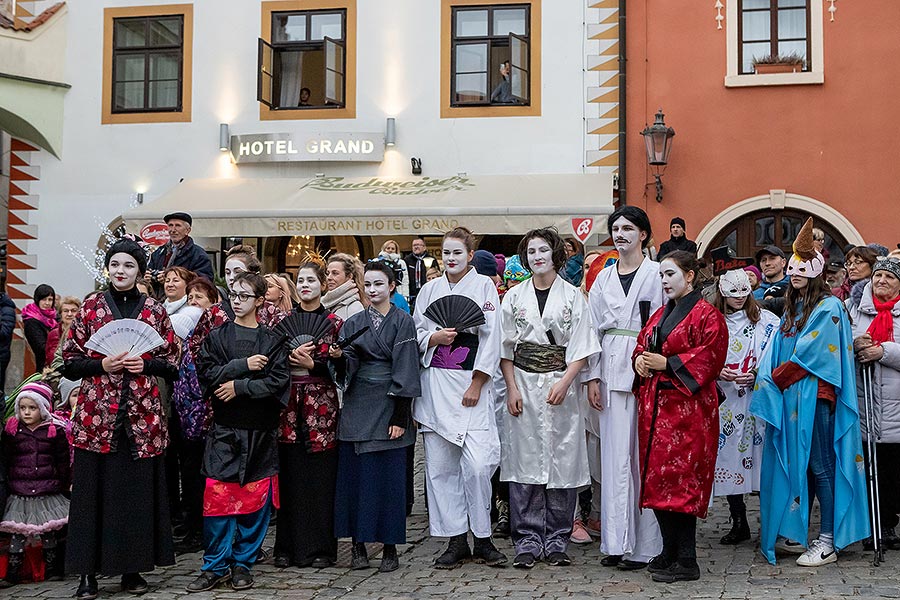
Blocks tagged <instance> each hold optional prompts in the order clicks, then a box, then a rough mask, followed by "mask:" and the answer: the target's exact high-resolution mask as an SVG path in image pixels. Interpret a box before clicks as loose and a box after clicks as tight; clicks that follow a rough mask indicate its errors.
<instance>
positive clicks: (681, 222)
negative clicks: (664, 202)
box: [669, 217, 687, 229]
mask: <svg viewBox="0 0 900 600" xmlns="http://www.w3.org/2000/svg"><path fill="white" fill-rule="evenodd" d="M672 225H681V228H682V229H687V225H685V224H684V219H682V218H681V217H674V218H673V219H672V220H671V221H670V222H669V227H672Z"/></svg>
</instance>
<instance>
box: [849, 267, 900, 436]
mask: <svg viewBox="0 0 900 600" xmlns="http://www.w3.org/2000/svg"><path fill="white" fill-rule="evenodd" d="M875 314H876V312H875V304H874V302H873V299H872V284H871V283H869V284H866V286H865V289H864V290H863V293H862V297H861V299H860V301H859V304H858V305H857V306H854V307H852V308H851V309H850V318H851V320H852V321H853V325H852V327H853V339H856V338H858V337H859V336H861V335H864V334H865V333H866V330H867V329H868V328H869V325H871V324H872V320H873V319H874V318H875ZM891 315H892V316H893V317H894V340H896V341H894V342H884V343H883V344H881V347H882V348H883V349H884V356H883V357H881V360H879V361H878V362H876V363H874V367H875V371H874V373H873V377H872V388H873V391H874V394H873V398H874V406H873V411H872V416H873V418H874V420H875V423H874V430H875V437H876V440H877V441H878V442H880V443H886V444H896V443H900V302H898V303H897V304H896V305H894V308H893V310H891ZM862 384H863V382H862V375H861V372H860V371H859V370H857V377H856V395H857V398H858V399H859V427H860V430H861V431H862V435H863V439H867V436H868V431H867V428H866V412H865V406H866V405H865V398H864V397H863V385H862Z"/></svg>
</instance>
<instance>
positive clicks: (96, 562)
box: [62, 238, 179, 597]
mask: <svg viewBox="0 0 900 600" xmlns="http://www.w3.org/2000/svg"><path fill="white" fill-rule="evenodd" d="M106 267H107V269H108V271H109V276H110V288H109V290H108V291H106V292H104V293H99V294H95V295H92V296H89V297H88V298H87V299H86V300H85V301H84V303H83V304H82V306H81V309H80V310H79V312H78V315H77V316H76V317H75V321H74V322H73V323H72V326H71V328H70V330H69V337H68V339H67V340H66V341H65V342H64V343H63V351H62V354H63V360H64V361H65V365H64V367H63V374H64V375H65V376H66V377H67V378H69V379H72V380H76V379H82V389H81V398H82V400H81V401H80V402H79V403H78V404H77V405H76V408H75V416H74V418H73V420H72V422H73V432H72V433H73V439H74V446H75V459H74V474H75V475H74V477H75V480H76V481H77V482H78V483H77V484H76V485H75V486H74V488H73V490H72V499H71V510H70V513H69V531H70V535H69V538H68V539H69V548H68V551H67V552H66V570H67V571H68V572H71V573H80V574H81V582H80V585H79V587H78V592H77V594H78V595H79V597H86V596H93V595H96V594H97V580H96V578H95V577H94V573H97V572H98V571H101V570H103V571H105V572H108V573H124V574H123V575H122V587H123V588H124V589H125V590H126V591H130V592H133V593H142V592H144V591H146V590H147V583H146V581H144V579H143V578H142V577H141V575H140V572H146V571H152V570H153V568H154V566H155V565H170V564H175V557H174V554H173V550H172V538H171V528H170V524H169V514H168V509H167V508H166V509H165V510H162V509H161V507H168V502H169V500H168V498H167V497H166V494H165V493H164V490H165V489H166V485H165V464H164V458H163V452H164V451H165V449H166V446H167V445H168V441H169V432H168V427H167V418H166V411H165V409H164V407H163V405H162V401H161V399H160V395H159V391H158V389H157V387H158V386H157V377H161V378H163V379H164V380H167V381H172V380H174V379H175V378H176V377H177V374H178V370H177V366H176V360H177V358H178V352H179V349H178V344H177V343H176V342H175V332H174V331H173V330H172V326H171V323H170V321H169V318H168V316H167V315H166V310H165V308H164V307H163V305H162V304H161V303H159V302H157V301H155V300H153V299H152V298H148V297H147V296H145V295H143V294H141V293H140V292H139V291H138V290H137V289H136V287H135V281H136V280H137V278H138V277H139V276H140V275H142V274H143V272H144V271H145V270H146V268H147V255H146V253H145V252H144V250H143V249H142V248H141V247H140V246H139V245H138V244H137V243H136V242H134V241H132V240H131V239H127V238H126V239H120V240H118V241H116V242H115V243H114V244H113V245H112V246H111V247H110V249H109V251H108V252H107V255H106ZM123 318H132V319H138V320H140V321H143V322H144V323H146V324H148V325H150V326H151V327H152V328H153V329H155V330H156V332H157V333H158V334H159V335H160V337H162V339H163V344H162V346H160V347H158V348H156V349H155V350H153V351H152V352H150V353H147V354H144V355H142V356H134V357H130V356H129V355H128V353H123V354H121V355H119V356H107V357H101V356H99V355H98V354H97V353H96V352H94V351H92V350H89V349H87V347H86V344H87V342H88V340H89V339H90V338H91V336H92V335H94V334H95V333H96V332H97V331H98V330H99V329H100V328H101V327H103V326H104V325H106V324H108V323H111V322H113V321H115V320H118V319H123ZM98 373H99V374H98ZM126 389H127V390H128V392H127V402H126V396H125V394H126V392H125V391H124V390H126ZM122 410H124V411H126V412H127V414H126V415H124V416H125V418H123V419H117V418H116V414H117V411H122ZM113 530H114V531H116V532H117V535H116V536H113V537H109V536H107V537H104V538H103V539H99V538H98V537H97V536H96V535H95V534H96V532H97V531H113Z"/></svg>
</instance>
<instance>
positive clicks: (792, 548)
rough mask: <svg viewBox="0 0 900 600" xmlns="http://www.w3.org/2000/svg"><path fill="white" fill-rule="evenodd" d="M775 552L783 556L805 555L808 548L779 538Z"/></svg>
mask: <svg viewBox="0 0 900 600" xmlns="http://www.w3.org/2000/svg"><path fill="white" fill-rule="evenodd" d="M775 552H780V553H782V554H803V553H804V552H806V548H804V547H803V544H801V543H800V542H795V541H794V540H789V539H787V538H786V537H781V536H778V539H777V540H775Z"/></svg>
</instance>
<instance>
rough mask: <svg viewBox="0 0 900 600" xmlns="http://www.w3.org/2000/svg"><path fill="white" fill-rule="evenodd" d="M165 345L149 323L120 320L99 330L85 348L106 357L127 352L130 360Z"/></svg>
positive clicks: (135, 320) (111, 322)
mask: <svg viewBox="0 0 900 600" xmlns="http://www.w3.org/2000/svg"><path fill="white" fill-rule="evenodd" d="M163 343H164V342H163V339H162V337H160V335H159V333H157V332H156V330H155V329H153V327H151V326H150V325H148V324H147V323H144V322H143V321H138V320H137V319H118V320H116V321H110V322H109V323H107V324H106V325H104V326H103V327H101V328H100V329H98V330H97V331H96V332H95V333H94V335H92V336H91V338H90V339H89V340H88V341H87V343H86V344H85V345H84V347H85V348H87V349H88V350H94V351H95V352H98V353H100V354H102V355H104V356H118V355H120V354H122V353H123V352H127V353H128V357H129V358H130V357H135V356H141V355H142V354H144V353H147V352H150V351H151V350H155V349H156V348H159V347H160V346H162V345H163Z"/></svg>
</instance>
